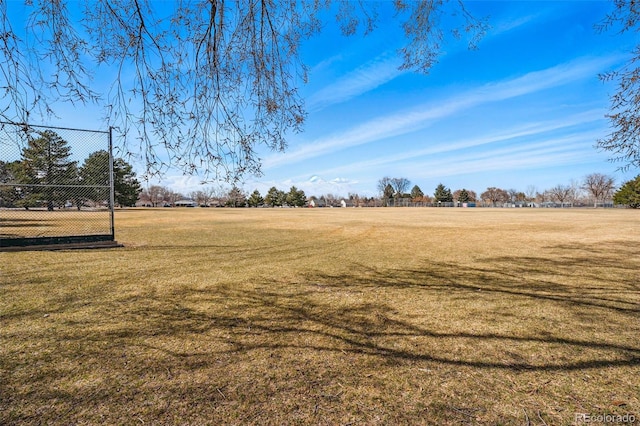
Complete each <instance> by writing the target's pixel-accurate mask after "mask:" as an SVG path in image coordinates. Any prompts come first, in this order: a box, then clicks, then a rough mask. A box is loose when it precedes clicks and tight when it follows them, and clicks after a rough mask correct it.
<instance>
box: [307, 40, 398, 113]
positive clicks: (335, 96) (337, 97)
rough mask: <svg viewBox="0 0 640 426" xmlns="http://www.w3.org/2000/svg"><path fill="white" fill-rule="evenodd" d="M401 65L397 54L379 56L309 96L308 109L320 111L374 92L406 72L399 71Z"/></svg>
mask: <svg viewBox="0 0 640 426" xmlns="http://www.w3.org/2000/svg"><path fill="white" fill-rule="evenodd" d="M400 65H401V61H400V59H399V58H398V57H397V55H395V54H393V55H391V54H389V53H387V54H383V55H381V56H378V57H377V58H375V59H374V60H372V61H371V62H368V63H366V64H364V65H362V66H360V67H358V68H356V69H355V70H353V71H351V72H350V73H348V74H346V75H344V76H343V77H342V78H340V79H338V80H337V81H336V82H334V83H332V84H330V85H328V86H325V87H323V88H322V89H320V90H319V91H317V92H315V93H314V94H312V95H311V96H309V98H308V100H307V108H308V110H309V111H318V110H321V109H323V108H326V107H328V106H330V105H334V104H338V103H342V102H346V101H348V100H349V99H353V98H355V97H356V96H359V95H361V94H363V93H366V92H368V91H370V90H373V89H375V88H377V87H379V86H381V85H383V84H385V83H387V82H388V81H391V80H393V79H394V78H396V77H398V76H399V75H401V74H402V73H403V72H405V71H400V70H399V69H398V68H399V66H400Z"/></svg>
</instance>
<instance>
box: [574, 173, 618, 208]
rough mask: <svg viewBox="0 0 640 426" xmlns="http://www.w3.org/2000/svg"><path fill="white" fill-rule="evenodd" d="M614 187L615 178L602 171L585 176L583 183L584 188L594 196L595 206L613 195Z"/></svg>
mask: <svg viewBox="0 0 640 426" xmlns="http://www.w3.org/2000/svg"><path fill="white" fill-rule="evenodd" d="M614 187H615V179H614V178H613V177H611V176H607V175H605V174H602V173H591V174H589V175H587V176H585V177H584V180H583V183H582V188H583V189H584V190H585V191H587V192H588V193H589V194H590V195H591V196H592V197H593V200H594V201H593V207H598V202H601V203H604V202H605V201H606V199H607V198H609V197H611V196H612V193H613V189H614Z"/></svg>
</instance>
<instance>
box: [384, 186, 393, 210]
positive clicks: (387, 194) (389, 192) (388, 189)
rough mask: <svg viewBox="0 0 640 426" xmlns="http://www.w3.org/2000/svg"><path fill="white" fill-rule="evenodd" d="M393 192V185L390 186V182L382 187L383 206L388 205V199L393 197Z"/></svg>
mask: <svg viewBox="0 0 640 426" xmlns="http://www.w3.org/2000/svg"><path fill="white" fill-rule="evenodd" d="M393 194H394V190H393V186H391V184H390V183H388V184H387V185H386V186H385V187H384V190H383V192H382V202H383V203H384V205H385V206H388V205H389V200H390V199H392V198H393Z"/></svg>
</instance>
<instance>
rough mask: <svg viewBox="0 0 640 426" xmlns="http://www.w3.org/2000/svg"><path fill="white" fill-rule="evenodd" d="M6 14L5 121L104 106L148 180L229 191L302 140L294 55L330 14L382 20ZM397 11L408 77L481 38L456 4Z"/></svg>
mask: <svg viewBox="0 0 640 426" xmlns="http://www.w3.org/2000/svg"><path fill="white" fill-rule="evenodd" d="M9 3H12V2H6V1H0V74H1V75H2V77H3V80H4V82H6V83H2V87H0V90H1V91H2V98H0V119H2V120H6V121H12V122H30V121H32V120H34V115H47V114H55V108H56V105H55V103H56V102H57V101H70V102H73V103H79V104H83V103H87V102H99V103H100V104H101V105H103V106H104V107H105V109H106V117H107V123H106V124H107V125H114V126H117V127H118V128H119V132H118V133H119V134H120V135H122V138H123V141H124V140H129V141H132V140H137V143H135V144H134V145H135V146H129V148H130V149H131V151H132V152H135V153H142V157H143V159H144V161H145V162H146V165H147V172H148V173H147V174H149V175H152V174H154V173H159V172H162V171H163V170H165V169H166V167H167V166H168V165H169V164H170V165H173V166H179V167H181V168H182V169H183V170H184V171H185V172H193V173H196V172H198V173H204V174H205V178H206V179H216V178H218V177H220V178H226V179H232V180H233V179H236V178H239V177H240V176H241V175H243V174H245V173H252V174H259V172H260V159H259V158H258V156H257V153H256V148H257V147H258V146H266V147H269V148H272V149H274V150H283V149H284V148H285V147H286V136H287V134H288V133H289V132H297V131H300V130H301V129H302V125H303V123H304V120H305V116H306V113H305V110H304V104H303V100H302V99H301V98H300V96H299V94H298V87H299V86H300V84H303V83H304V82H306V80H307V72H306V67H305V65H304V64H303V63H302V61H301V58H300V55H299V47H300V45H301V43H302V42H303V41H304V40H306V39H308V38H309V37H311V36H313V35H314V34H316V33H318V32H319V31H320V29H321V27H322V26H323V24H324V22H323V21H322V20H323V19H326V18H327V17H328V16H329V14H328V13H327V10H330V11H332V12H335V13H334V15H335V17H336V18H337V20H338V22H339V24H340V25H341V27H342V31H343V33H344V34H346V35H351V34H354V33H356V32H357V31H358V30H359V28H364V32H365V33H366V32H368V31H371V30H373V28H374V27H375V22H376V18H377V7H378V5H376V2H367V1H357V2H356V1H353V2H352V1H335V2H331V1H330V0H326V1H287V2H276V1H275V0H257V1H254V0H238V1H233V2H231V1H225V0H192V1H179V2H149V1H144V0H84V1H82V0H81V1H78V2H75V1H74V2H73V3H71V2H70V1H69V0H56V1H49V0H24V9H25V10H26V11H27V13H26V18H24V17H23V16H22V15H19V14H16V13H15V12H13V11H12V9H11V8H10V6H9ZM14 4H15V3H14ZM394 6H395V9H396V12H397V15H396V16H397V18H398V19H399V21H400V23H401V25H402V26H403V27H404V30H405V33H406V35H407V45H406V46H405V47H404V48H403V49H402V50H401V56H402V57H403V59H404V62H403V64H402V68H407V69H413V70H417V71H420V72H427V71H428V70H429V69H430V68H431V67H432V66H433V64H434V63H435V61H436V59H437V57H438V55H439V52H440V49H441V45H442V44H443V42H445V39H446V38H447V36H448V35H449V34H451V35H452V36H455V37H457V36H459V35H460V34H461V33H463V32H466V33H467V34H469V35H470V39H469V40H470V41H469V45H470V47H474V46H475V44H476V43H477V40H478V38H479V37H480V36H482V35H483V34H484V32H485V31H486V29H487V24H486V20H484V19H476V18H474V17H473V16H472V15H471V14H470V13H468V11H467V9H466V8H465V6H464V5H463V3H462V1H461V0H437V1H429V0H424V1H403V0H396V1H395V2H394ZM71 8H73V11H71V10H70V9H71ZM72 12H73V13H72ZM444 15H449V16H447V19H446V20H445V19H442V18H443V17H444ZM443 22H445V23H446V24H443ZM444 25H446V26H444ZM51 70H52V72H51ZM103 71H107V73H105V74H109V75H112V77H113V78H112V81H111V82H110V84H111V86H110V87H109V88H107V89H104V90H103V89H101V88H99V87H97V86H95V85H94V84H93V80H92V79H93V78H94V77H95V76H96V75H98V74H96V72H103ZM100 75H104V74H100Z"/></svg>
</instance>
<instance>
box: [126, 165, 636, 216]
mask: <svg viewBox="0 0 640 426" xmlns="http://www.w3.org/2000/svg"><path fill="white" fill-rule="evenodd" d="M409 188H411V189H410V190H409ZM377 189H378V191H379V195H378V196H377V197H367V196H362V195H359V194H357V193H349V194H348V195H347V196H346V197H345V196H341V195H337V194H323V195H319V196H316V195H312V196H309V197H308V196H306V194H305V192H304V191H302V190H300V189H298V188H296V187H295V186H292V187H291V188H290V189H289V191H288V192H285V191H283V190H280V189H278V188H276V187H275V186H273V187H271V188H270V189H269V190H268V191H267V193H265V194H261V193H260V191H258V190H257V189H256V190H254V191H253V192H251V193H250V194H249V193H245V192H244V191H243V190H242V189H241V188H239V187H237V186H233V187H232V188H231V189H228V188H227V189H225V188H224V187H223V186H218V187H212V186H209V187H204V188H203V189H201V190H198V191H192V192H190V193H189V194H186V195H185V194H181V193H179V192H175V191H173V190H171V189H170V188H167V187H164V186H158V185H153V186H150V187H148V188H147V189H144V190H143V191H142V192H141V193H140V198H139V204H142V205H146V206H152V207H162V206H166V207H169V206H173V205H175V203H176V202H177V201H178V200H183V199H189V200H191V201H193V203H194V205H200V206H202V207H210V206H216V207H303V206H310V207H345V206H346V207H430V206H431V207H454V206H460V207H462V206H465V205H466V206H481V207H505V206H515V207H572V206H593V207H598V206H612V205H613V204H614V203H615V204H618V205H625V206H629V207H632V208H638V207H640V176H638V177H636V178H635V179H634V180H631V181H629V182H625V183H624V184H623V185H622V186H621V187H620V188H618V189H617V191H616V186H615V179H614V178H613V177H611V176H608V175H605V174H601V173H592V174H589V175H587V176H585V177H584V178H583V179H582V181H580V182H578V181H572V182H571V183H570V184H568V185H563V184H558V185H556V186H554V187H552V188H549V189H545V190H542V191H539V190H538V189H537V188H536V187H535V186H533V185H529V186H527V188H526V189H525V190H524V191H520V190H516V189H503V188H499V187H493V186H492V187H488V188H486V190H485V191H483V192H481V193H480V194H479V195H478V193H476V192H475V191H473V190H471V189H468V188H461V189H456V190H454V191H452V190H451V189H450V188H448V187H447V186H445V185H444V184H442V183H439V184H438V185H437V186H436V187H435V189H434V191H433V195H428V194H425V193H424V191H423V190H422V189H421V188H420V187H419V186H418V185H413V186H411V181H410V180H409V179H406V178H390V177H384V178H382V179H380V180H379V181H378V184H377Z"/></svg>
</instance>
